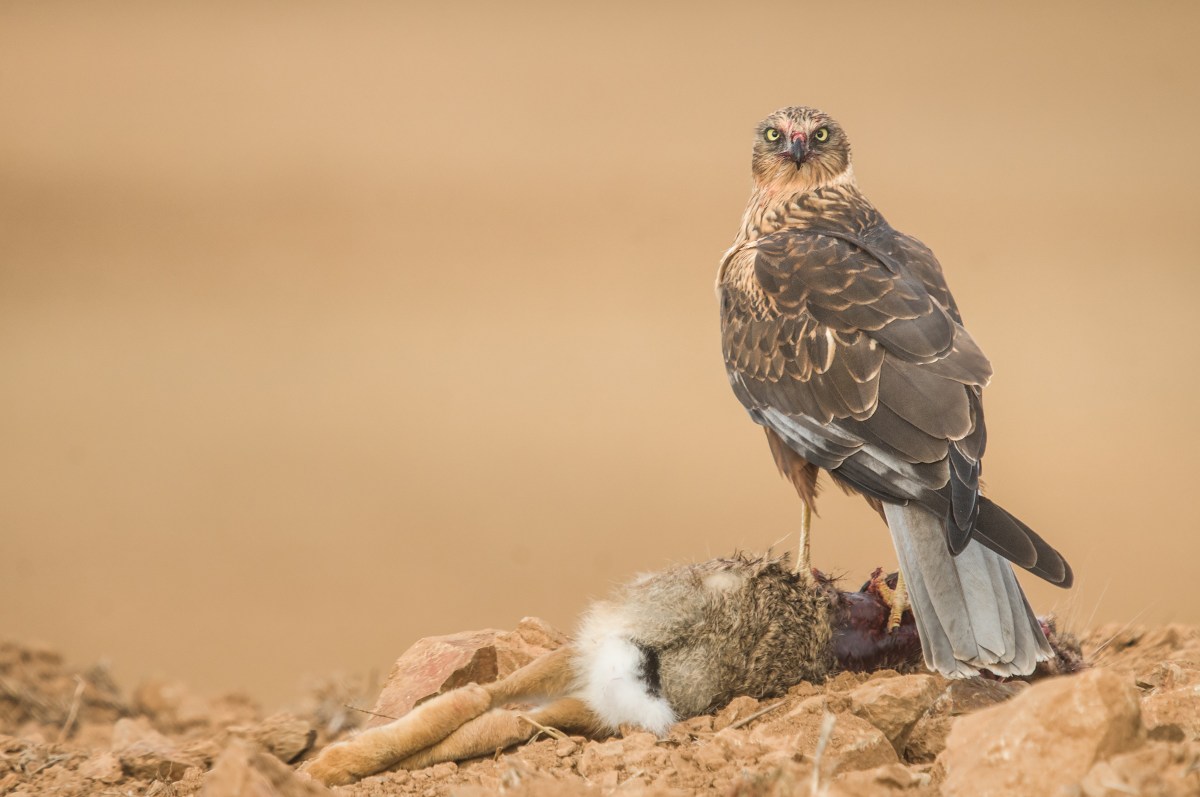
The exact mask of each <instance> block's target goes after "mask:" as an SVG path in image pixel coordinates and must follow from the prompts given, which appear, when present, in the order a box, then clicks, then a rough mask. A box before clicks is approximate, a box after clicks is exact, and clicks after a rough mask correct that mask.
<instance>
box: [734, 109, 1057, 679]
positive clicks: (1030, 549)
mask: <svg viewBox="0 0 1200 797" xmlns="http://www.w3.org/2000/svg"><path fill="white" fill-rule="evenodd" d="M753 173H754V180H755V185H754V191H753V193H752V194H751V197H750V201H749V204H748V205H747V208H746V213H745V216H744V218H743V221H742V226H741V229H740V230H739V232H738V235H737V237H736V239H735V240H734V244H733V246H732V247H731V248H730V250H729V252H728V253H727V254H726V256H725V258H724V259H723V261H722V263H721V268H720V272H719V276H718V293H719V296H720V303H721V322H722V347H723V350H724V355H725V362H726V366H727V369H728V373H729V380H730V384H731V385H732V387H733V390H734V393H735V394H736V395H737V397H738V398H739V399H740V400H741V402H742V404H743V405H744V406H745V407H746V409H747V411H748V412H749V413H750V416H751V418H753V419H754V421H755V422H756V423H759V424H760V425H762V426H764V427H765V428H766V429H767V436H768V441H769V443H770V446H771V450H772V454H773V455H774V457H775V461H776V464H777V465H778V466H779V469H780V471H781V472H782V473H783V474H784V475H785V476H786V477H787V478H788V479H789V480H790V481H791V482H792V484H793V485H794V486H795V488H796V491H797V493H798V494H799V495H800V497H801V499H802V500H803V501H805V502H806V503H807V504H808V505H810V506H811V504H812V502H813V500H814V499H815V497H816V474H817V473H818V469H823V470H825V471H827V472H829V473H830V474H831V475H832V476H833V478H834V480H835V481H836V482H837V483H838V484H840V485H841V486H843V487H844V488H847V489H849V490H851V491H853V492H857V493H859V494H861V495H863V496H864V497H866V498H867V499H868V500H869V501H871V502H872V504H873V505H874V506H875V507H876V508H877V509H880V510H881V513H882V514H884V515H885V516H886V517H887V520H888V523H889V527H890V528H891V530H892V534H893V537H894V538H895V541H896V543H897V553H898V555H899V556H900V559H901V571H902V573H903V574H904V577H905V580H906V581H908V582H910V583H911V582H912V581H914V580H915V581H916V582H917V583H916V592H915V593H914V594H913V596H912V601H913V610H914V612H915V613H916V615H917V621H918V625H921V626H922V638H923V639H924V640H926V644H927V647H926V654H927V662H928V663H929V664H930V666H931V667H934V668H935V669H938V670H941V671H943V672H946V673H947V674H959V675H965V674H970V673H971V672H974V671H976V670H977V669H978V668H981V667H986V668H988V669H991V670H993V671H995V672H998V673H1005V674H1018V673H1023V672H1028V671H1029V670H1030V669H1032V667H1033V664H1034V661H1035V659H1036V658H1037V657H1038V656H1041V655H1044V653H1045V640H1044V639H1041V634H1040V631H1037V630H1036V628H1035V626H1036V624H1035V623H1032V622H1031V620H1030V618H1031V617H1032V615H1031V613H1030V612H1029V611H1028V607H1027V605H1026V604H1025V601H1024V597H1023V595H1021V593H1020V588H1019V587H1018V586H1017V585H1016V581H1015V580H1014V579H1012V574H1011V572H1009V573H1008V575H1007V576H1006V575H1004V573H1003V572H1001V570H1000V569H999V568H998V567H997V566H996V563H995V562H992V560H991V558H990V557H991V553H990V551H994V552H996V553H998V554H1000V555H1001V556H1003V557H1005V558H1007V559H1009V560H1011V561H1013V562H1015V563H1016V564H1019V565H1021V566H1022V567H1025V568H1026V569H1028V570H1030V571H1031V572H1033V573H1035V574H1037V575H1039V576H1041V577H1042V578H1044V579H1046V580H1048V581H1051V582H1052V583H1055V584H1059V585H1062V586H1069V585H1070V583H1071V580H1072V576H1071V571H1070V568H1069V567H1068V566H1067V564H1066V562H1065V560H1064V559H1063V558H1062V557H1061V556H1060V555H1059V554H1058V552H1057V551H1055V550H1054V549H1053V548H1051V547H1050V546H1049V545H1047V544H1046V543H1045V542H1044V541H1043V540H1042V539H1041V538H1040V537H1039V536H1038V535H1037V534H1035V533H1034V532H1033V531H1032V530H1031V529H1029V528H1028V527H1027V526H1025V525H1024V524H1023V523H1021V522H1020V521H1019V520H1017V519H1016V518H1014V517H1012V516H1011V515H1009V514H1008V513H1007V512H1005V511H1004V510H1003V509H1001V508H1000V507H999V506H997V505H995V504H993V503H991V502H990V501H989V500H988V499H986V498H984V497H982V496H981V494H980V482H979V477H980V471H981V460H982V457H983V453H984V449H985V447H986V442H987V433H986V428H985V425H984V419H983V402H982V391H983V387H984V386H985V385H986V384H987V383H988V380H989V379H990V378H991V374H992V369H991V364H990V363H989V362H988V360H987V358H986V357H985V356H984V354H983V352H982V351H981V350H980V348H979V346H978V345H977V344H976V343H975V341H974V340H973V339H972V338H971V336H970V334H968V332H967V331H966V329H965V328H964V327H963V321H962V317H961V315H960V314H959V311H958V307H957V306H956V304H955V302H954V298H953V296H951V294H950V290H949V288H948V287H947V285H946V281H945V279H944V277H943V276H942V269H941V266H940V264H939V263H938V261H937V259H936V258H935V257H934V256H933V253H932V252H931V251H930V250H929V248H928V247H926V246H925V245H924V244H922V243H921V242H920V241H918V240H917V239H916V238H913V237H911V236H908V235H905V234H903V233H900V232H897V231H896V230H894V229H892V228H891V226H889V225H888V223H887V221H886V220H885V219H884V218H883V216H882V215H881V214H880V213H879V211H877V210H876V209H875V208H874V207H873V206H872V205H871V203H870V202H869V201H868V200H867V199H866V197H865V196H864V195H863V194H862V192H861V191H860V190H859V189H858V186H857V184H856V181H855V176H854V169H853V166H852V165H851V159H850V145H849V141H848V139H847V137H846V134H845V132H844V131H843V130H842V128H841V126H840V125H838V123H837V122H835V121H834V120H833V119H831V118H830V117H829V116H827V115H826V114H824V113H822V112H820V111H817V110H815V109H811V108H803V107H796V108H785V109H783V110H781V111H778V112H776V113H774V114H772V115H771V116H769V117H768V118H767V119H765V120H764V121H763V122H762V123H761V124H760V125H759V127H758V130H757V131H756V137H755V146H754V155H753ZM935 530H937V531H939V532H940V536H941V540H942V542H941V545H942V546H943V547H944V548H945V550H944V551H939V550H937V549H936V547H935V546H934V545H933V541H932V537H931V535H932V534H933V533H934V531H935ZM976 542H977V543H978V544H977V545H975V544H973V543H976ZM980 546H985V547H986V548H987V549H989V553H987V554H980V553H979V552H976V551H974V549H975V548H979V547H980ZM964 551H970V554H969V556H967V557H965V558H963V557H960V556H959V555H960V554H963V552H964ZM950 556H955V557H959V558H957V559H953V560H952V559H951V558H950ZM943 557H944V561H943ZM976 559H978V562H976V561H975V560H976ZM976 567H978V568H980V569H978V570H976V569H975V568H976ZM922 569H926V570H928V571H929V572H926V573H925V574H924V576H922V574H921V572H920V571H921V570H922ZM1005 569H1007V568H1005ZM910 571H911V572H910ZM977 581H983V582H986V584H983V583H976V582H977ZM931 590H932V591H931ZM985 592H986V593H989V597H985V596H984V593H985ZM952 593H956V594H952ZM996 595H999V598H997V597H996Z"/></svg>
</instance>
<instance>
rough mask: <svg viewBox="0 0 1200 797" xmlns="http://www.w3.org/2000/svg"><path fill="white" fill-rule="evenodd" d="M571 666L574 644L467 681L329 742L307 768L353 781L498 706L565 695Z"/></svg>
mask: <svg viewBox="0 0 1200 797" xmlns="http://www.w3.org/2000/svg"><path fill="white" fill-rule="evenodd" d="M570 667H571V649H570V648H561V649H559V650H556V651H553V652H551V653H547V654H546V655H545V656H542V657H541V658H539V659H535V660H534V661H533V662H531V663H529V664H527V665H526V666H524V667H522V668H521V669H519V670H517V671H516V672H514V673H512V674H511V675H509V676H508V677H507V678H504V679H503V680H500V681H496V682H495V683H490V684H485V685H484V686H479V685H478V684H467V685H466V686H463V687H460V688H458V689H454V690H452V691H449V692H446V693H445V694H442V695H438V696H437V697H435V698H432V699H430V700H428V701H426V702H424V703H422V704H421V705H419V706H417V707H416V708H414V709H413V710H412V711H410V712H409V713H407V714H405V715H404V716H403V717H400V718H399V719H396V720H393V721H392V722H389V723H388V724H387V725H383V726H380V727H378V728H371V729H370V730H367V731H363V732H362V733H360V734H359V735H358V736H355V737H354V738H353V739H349V740H347V741H345V742H339V743H338V744H334V745H330V746H329V747H326V748H325V749H324V750H322V751H321V753H320V755H318V756H317V757H316V758H315V759H313V760H312V761H310V762H308V763H307V764H306V765H305V766H304V767H303V769H304V771H305V772H308V774H310V775H312V776H313V777H314V778H316V779H317V780H320V781H321V782H323V783H326V784H329V785H341V784H345V783H351V782H353V781H355V780H357V779H358V778H361V777H364V776H366V775H370V774H372V773H375V772H379V771H380V770H384V769H387V768H388V767H390V766H392V765H393V764H395V763H396V762H397V761H400V760H401V759H404V758H407V757H409V756H411V755H413V754H414V753H417V752H419V751H421V750H424V749H425V748H427V747H431V746H433V745H435V744H437V743H438V742H440V741H442V740H443V739H445V738H446V737H447V736H449V735H450V734H452V733H454V732H455V731H456V730H458V729H459V728H460V727H462V726H463V725H464V724H466V723H469V722H470V721H471V720H473V719H475V718H476V717H478V716H479V715H480V714H483V713H484V712H486V711H488V710H490V709H492V708H495V707H496V706H503V705H504V704H505V703H509V702H512V701H513V700H518V699H524V698H534V699H553V698H557V697H561V696H562V695H563V694H565V693H566V691H567V689H568V688H569V686H570V684H571V680H572V675H571V670H570ZM445 760H448V759H445Z"/></svg>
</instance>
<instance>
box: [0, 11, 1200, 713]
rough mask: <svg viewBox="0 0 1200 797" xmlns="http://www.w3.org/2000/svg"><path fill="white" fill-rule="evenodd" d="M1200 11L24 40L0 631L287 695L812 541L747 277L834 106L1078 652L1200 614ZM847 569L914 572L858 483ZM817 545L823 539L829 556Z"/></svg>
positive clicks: (257, 28)
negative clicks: (761, 133) (930, 274)
mask: <svg viewBox="0 0 1200 797" xmlns="http://www.w3.org/2000/svg"><path fill="white" fill-rule="evenodd" d="M1198 22H1200V12H1198V11H1197V7H1196V6H1195V5H1192V4H1182V3H1161V4H1153V3H1143V4H1126V3H1097V2H1088V3H1072V4H1058V5H1055V6H1052V7H1047V6H1046V4H1044V3H1036V4H1027V5H1020V4H1008V5H1006V7H1005V8H1004V9H994V10H991V11H986V12H982V11H976V10H968V9H967V8H965V7H964V5H963V4H959V3H943V4H940V5H938V4H931V3H926V4H921V5H920V7H919V8H917V7H914V6H911V5H909V4H880V3H874V2H860V3H859V2H850V3H836V4H835V3H806V4H789V3H778V2H777V3H762V4H759V5H758V6H757V7H752V6H751V5H747V4H729V5H728V6H723V7H717V6H713V7H705V6H700V5H695V4H682V3H681V4H678V5H666V4H662V5H659V4H654V5H649V4H647V5H645V6H643V5H640V4H639V5H636V6H635V5H632V4H631V5H629V6H622V5H621V4H616V3H596V4H591V5H569V6H568V5H566V4H557V3H555V4H547V5H546V6H545V7H534V6H528V5H521V4H487V5H478V6H471V5H463V4H444V5H442V6H435V5H433V4H420V5H418V4H416V3H413V4H400V3H384V2H380V3H363V2H357V3H312V2H303V3H300V2H288V3H284V2H279V3H266V2H242V3H232V2H231V3H208V4H193V5H191V6H187V5H183V4H170V5H167V4H159V3H145V4H134V3H121V4H103V5H102V4H83V3H81V4H77V5H72V4H62V3H45V2H7V3H4V4H3V5H0V636H4V637H13V638H18V639H26V640H27V639H41V640H45V641H46V642H48V643H50V644H52V645H55V646H57V647H60V648H61V649H63V650H64V651H65V652H66V653H67V654H68V656H69V657H70V658H71V659H72V660H74V661H79V662H86V661H90V660H94V659H95V658H97V657H101V656H107V657H109V658H111V659H112V661H113V662H114V664H115V669H116V672H117V674H118V676H119V677H120V678H121V679H122V681H123V682H124V683H125V684H126V686H130V685H132V683H133V682H134V681H136V679H138V678H140V677H143V676H145V675H147V674H150V673H165V674H169V675H172V676H179V677H182V678H184V679H186V680H188V681H189V682H191V683H192V684H193V685H195V686H197V687H199V688H201V689H204V690H224V689H234V688H241V689H246V690H248V691H250V692H251V693H252V694H254V695H256V696H258V697H260V698H262V699H263V700H265V701H267V702H269V703H271V702H279V701H283V700H285V699H287V698H289V697H291V696H295V695H296V694H298V692H299V689H300V687H301V683H302V680H303V679H304V677H305V676H306V675H309V674H322V673H328V672H332V671H338V670H341V671H347V672H362V671H367V670H370V669H384V670H385V669H386V667H387V666H388V665H389V664H390V662H391V660H392V659H393V658H394V657H395V656H396V655H397V654H399V653H400V652H401V651H402V650H403V649H404V648H405V647H406V646H407V645H408V644H409V643H410V642H412V641H413V640H415V639H416V638H417V637H419V636H422V635H428V634H435V633H443V632H450V631H456V630H462V629H468V628H479V627H486V626H496V627H511V626H512V625H513V624H514V623H515V622H516V621H517V619H518V618H519V617H521V616H522V615H523V614H539V615H541V616H544V617H546V618H547V619H549V620H551V621H552V622H554V623H556V624H559V625H562V626H564V627H569V626H570V625H571V624H572V622H573V618H574V616H575V614H576V613H577V611H578V610H579V609H580V608H581V607H582V605H583V604H584V602H585V601H586V600H587V599H589V598H590V597H595V596H599V595H603V594H604V593H605V592H606V591H607V590H608V589H609V587H610V586H611V585H612V584H613V583H614V582H616V581H619V580H621V579H624V578H626V577H628V576H630V575H631V574H632V573H634V572H636V571H639V570H645V569H652V568H656V567H659V566H661V565H663V564H664V563H667V562H670V561H680V560H693V559H699V558H704V557H709V556H713V555H719V554H727V553H729V552H730V551H732V550H733V549H735V548H739V547H741V548H749V549H761V548H765V547H766V546H769V545H771V544H774V543H778V544H779V545H780V546H781V547H788V548H790V547H791V545H792V544H793V543H794V541H795V537H794V531H795V527H796V522H797V519H798V504H797V502H796V499H795V497H794V495H793V493H792V491H791V488H790V487H789V486H787V485H786V484H785V483H784V482H783V481H782V480H781V479H780V478H779V477H778V476H777V474H776V472H775V470H774V466H773V464H772V462H771V457H770V455H769V453H768V450H767V446H766V444H765V441H764V439H763V436H762V433H761V432H760V431H759V430H758V429H757V428H756V427H754V426H753V425H752V424H751V422H750V421H749V420H748V419H747V417H746V416H745V414H744V412H743V411H742V409H741V407H740V406H739V405H738V403H737V401H736V400H735V399H734V397H733V395H732V393H731V392H730V390H729V388H728V386H727V383H726V380H725V374H724V370H723V367H722V363H721V357H720V352H719V338H718V320H717V309H716V303H715V299H714V295H713V279H714V275H715V272H716V266H717V261H718V259H719V257H720V255H721V253H722V252H723V251H724V249H725V248H726V246H728V244H729V242H730V240H731V239H732V236H733V234H734V232H735V230H736V228H737V225H738V222H739V219H740V214H741V211H742V207H743V204H744V202H745V199H746V196H747V193H748V188H749V150H750V144H751V135H752V129H753V127H754V125H755V124H756V123H757V122H758V121H759V119H760V118H761V117H763V116H764V115H766V114H767V113H768V112H770V111H771V110H773V109H775V108H777V107H779V106H782V105H788V104H796V103H805V104H812V105H816V106H818V107H821V108H823V109H825V110H827V111H829V112H830V113H832V114H833V115H835V116H836V117H837V118H838V119H839V120H840V121H841V122H842V123H843V124H844V126H845V127H846V128H847V129H848V131H849V133H850V135H851V138H852V140H853V142H854V144H855V153H856V163H857V168H858V174H859V177H860V183H861V185H862V186H863V188H864V190H865V191H866V192H867V194H868V195H869V196H870V197H871V198H872V199H873V201H874V202H875V203H876V204H877V205H878V206H879V207H880V208H881V209H882V210H883V212H884V213H885V214H886V215H887V216H888V218H889V219H890V221H891V222H892V223H893V224H894V225H895V226H897V227H898V228H900V229H902V230H905V231H907V232H911V233H913V234H915V235H918V236H919V237H921V238H922V239H923V240H924V241H925V242H927V243H928V244H929V245H930V246H932V247H933V249H934V250H935V251H936V252H937V253H938V255H939V257H940V259H941V260H942V262H943V264H944V266H945V267H946V270H947V273H948V276H949V279H950V283H951V285H952V287H953V288H954V290H955V293H956V295H957V297H958V300H959V302H960V304H961V306H962V309H963V311H964V314H965V316H966V318H967V321H968V325H969V327H970V328H971V330H972V333H973V334H974V336H975V337H976V339H977V340H978V341H980V342H981V344H982V345H983V346H984V348H985V350H986V351H987V352H988V354H989V355H990V357H991V358H992V360H993V362H994V364H995V367H996V378H995V380H994V382H993V385H992V387H991V388H990V389H989V391H988V393H987V408H988V425H989V431H990V446H989V453H988V458H987V460H986V468H985V472H984V475H985V478H986V480H987V482H988V484H989V487H990V493H991V495H992V496H993V497H995V498H996V499H997V500H999V501H1000V502H1001V503H1003V504H1004V505H1005V506H1006V507H1008V508H1010V509H1011V510H1013V511H1014V512H1015V513H1017V514H1018V515H1020V516H1021V517H1022V518H1024V519H1025V520H1026V521H1028V522H1029V523H1030V524H1031V525H1033V526H1034V527H1035V528H1037V529H1038V530H1040V531H1041V532H1042V533H1043V534H1044V535H1045V536H1047V537H1048V538H1050V539H1051V540H1052V541H1053V542H1054V543H1056V544H1057V545H1058V546H1059V547H1060V548H1061V549H1062V550H1063V551H1064V552H1065V553H1066V554H1067V555H1068V557H1069V558H1070V559H1071V561H1072V562H1073V564H1074V566H1075V570H1076V573H1077V574H1078V587H1077V588H1076V589H1075V590H1074V591H1073V592H1071V593H1064V592H1062V591H1059V590H1057V589H1055V588H1052V587H1048V586H1044V585H1043V584H1042V583H1041V582H1038V581H1036V580H1035V579H1032V578H1023V582H1024V583H1025V584H1026V585H1027V587H1028V588H1029V590H1030V594H1031V597H1032V599H1033V601H1034V604H1035V606H1036V607H1037V608H1038V610H1039V611H1048V610H1051V609H1054V610H1057V611H1059V612H1060V613H1062V614H1064V615H1066V616H1067V617H1068V618H1073V619H1074V622H1075V623H1076V624H1077V625H1083V624H1087V623H1089V622H1091V623H1096V622H1100V621H1107V620H1121V621H1125V620H1131V619H1135V618H1137V619H1138V620H1139V621H1147V622H1161V621H1165V620H1170V619H1177V620H1183V621H1189V622H1196V621H1200V609H1198V608H1197V603H1196V600H1195V597H1194V596H1195V586H1194V584H1195V582H1194V579H1195V575H1196V564H1197V561H1198V559H1200V535H1198V534H1197V531H1198V528H1197V526H1198V524H1197V521H1196V519H1195V515H1194V511H1193V506H1194V491H1195V489H1196V487H1195V481H1194V479H1195V474H1196V470H1197V464H1198V463H1197V454H1196V446H1197V443H1200V422H1198V421H1197V401H1196V397H1195V396H1196V389H1197V386H1198V380H1200V376H1198V374H1197V369H1196V365H1197V360H1198V358H1197V353H1196V351H1197V349H1196V347H1197V343H1196V334H1195V329H1196V323H1197V316H1196V309H1195V297H1196V295H1197V291H1198V289H1200V276H1198V268H1197V267H1198V265H1200V263H1198V262H1197V261H1198V259H1200V258H1198V255H1197V248H1196V243H1195V242H1196V224H1197V217H1198V211H1200V207H1198V205H1200V203H1198V188H1197V186H1198V185H1200V147H1197V143H1196V142H1197V123H1198V122H1200V107H1198V105H1197V102H1196V93H1195V91H1196V88H1195V87H1196V84H1197V80H1198V79H1200V50H1197V48H1196V46H1195V36H1196V33H1197V30H1198V24H1197V23H1198ZM819 508H820V511H821V517H820V519H819V522H818V525H817V526H816V530H815V534H816V537H815V543H814V545H815V550H814V558H815V561H816V563H817V564H818V565H820V566H823V567H824V568H826V569H829V570H832V571H835V572H841V573H845V574H846V580H847V583H848V584H850V585H857V584H858V583H859V582H861V580H862V579H863V578H865V576H866V575H867V573H868V572H869V571H870V569H871V568H873V567H874V566H876V565H881V564H883V565H891V564H892V562H894V558H893V554H892V553H891V550H890V544H889V541H888V537H887V535H886V532H885V530H884V528H883V526H882V524H881V523H880V522H879V521H878V519H877V518H876V517H875V516H873V515H872V514H871V513H870V512H869V510H867V509H866V507H865V505H863V504H862V502H861V501H859V500H858V499H850V498H846V497H844V496H842V495H841V494H840V492H838V491H837V490H834V489H829V490H827V492H826V495H825V499H824V500H823V502H822V503H821V504H820V507H819ZM787 535H791V536H787Z"/></svg>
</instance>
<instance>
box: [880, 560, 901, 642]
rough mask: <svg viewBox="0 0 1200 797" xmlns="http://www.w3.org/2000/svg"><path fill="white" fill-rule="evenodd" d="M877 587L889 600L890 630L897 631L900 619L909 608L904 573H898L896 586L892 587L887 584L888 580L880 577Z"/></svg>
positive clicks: (888, 627) (888, 625) (884, 597)
mask: <svg viewBox="0 0 1200 797" xmlns="http://www.w3.org/2000/svg"><path fill="white" fill-rule="evenodd" d="M875 588H876V589H878V590H879V596H880V597H881V598H883V599H884V600H885V601H887V604H888V606H889V607H891V611H890V612H888V624H887V630H888V631H895V630H896V629H897V628H899V627H900V619H901V618H902V617H903V616H904V610H905V609H907V608H908V585H906V584H905V583H904V574H903V573H900V572H897V573H896V588H895V589H892V588H891V587H889V586H888V585H887V581H886V580H885V579H884V578H882V577H880V579H879V581H878V583H877V584H876V585H875Z"/></svg>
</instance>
